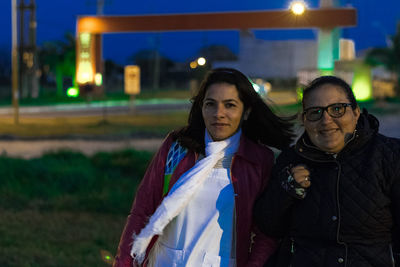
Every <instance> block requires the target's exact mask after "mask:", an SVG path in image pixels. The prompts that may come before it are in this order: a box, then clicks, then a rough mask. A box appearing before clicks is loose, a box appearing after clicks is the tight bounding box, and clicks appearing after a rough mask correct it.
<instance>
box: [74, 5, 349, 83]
mask: <svg viewBox="0 0 400 267" xmlns="http://www.w3.org/2000/svg"><path fill="white" fill-rule="evenodd" d="M355 25H356V10H355V9H354V8H333V7H325V8H320V9H309V10H307V11H306V12H305V13H303V14H302V15H299V16H296V15H294V14H293V13H292V12H291V11H290V10H272V11H249V12H221V13H197V14H176V15H140V16H139V15H137V16H82V17H79V18H78V20H77V33H76V34H77V38H76V40H77V45H76V49H77V53H76V55H77V58H76V70H77V72H76V81H77V83H78V84H80V85H82V84H95V81H96V79H97V80H101V77H102V75H101V74H102V71H103V70H102V52H101V51H102V48H101V46H102V43H101V38H100V37H101V35H102V34H105V33H125V32H166V31H194V30H241V29H289V28H291V29H296V28H297V29H300V28H318V29H320V34H319V51H318V68H319V69H320V70H321V71H326V70H333V68H334V61H335V60H337V59H338V56H337V55H338V51H336V50H337V47H338V44H336V43H335V42H338V38H335V34H337V31H336V30H335V29H338V28H340V27H350V26H355ZM336 37H337V36H336Z"/></svg>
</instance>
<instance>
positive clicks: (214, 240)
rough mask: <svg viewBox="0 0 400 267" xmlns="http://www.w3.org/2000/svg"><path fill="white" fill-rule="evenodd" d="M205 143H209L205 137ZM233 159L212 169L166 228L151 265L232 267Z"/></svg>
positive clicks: (233, 150) (233, 251) (230, 157)
mask: <svg viewBox="0 0 400 267" xmlns="http://www.w3.org/2000/svg"><path fill="white" fill-rule="evenodd" d="M240 134H241V132H238V133H237V134H235V135H239V136H235V135H234V136H235V138H240ZM231 138H233V136H232V137H231ZM205 141H206V142H210V141H212V140H211V139H210V137H209V136H208V134H206V138H205ZM235 146H236V147H235V148H234V149H232V148H230V149H229V150H231V149H232V150H231V151H232V153H234V152H236V151H237V147H238V142H236V144H235ZM232 156H233V154H230V155H226V156H225V157H224V158H223V159H222V160H221V161H220V162H218V163H217V164H216V165H215V167H214V168H213V170H212V171H211V173H210V175H209V176H208V177H207V179H206V180H205V181H204V183H203V184H202V185H201V187H200V188H199V189H198V191H197V192H196V193H195V195H194V196H193V198H192V199H191V200H190V202H189V203H188V204H187V206H186V207H185V208H184V209H183V210H182V212H181V213H180V214H179V215H178V216H177V217H175V218H174V219H173V220H172V221H171V222H170V223H169V224H168V225H167V226H166V227H165V229H164V231H163V235H161V236H160V237H159V239H158V242H157V243H156V245H155V246H154V247H153V250H152V253H151V254H152V255H151V256H150V258H151V259H153V260H154V263H152V262H151V263H150V265H153V266H157V267H165V266H193V267H196V266H202V267H203V266H209V267H214V266H235V260H234V255H235V246H234V245H235V240H234V239H235V238H234V236H235V235H234V231H235V229H234V210H235V207H234V206H235V201H234V190H233V186H232V183H231V177H230V165H231V160H232Z"/></svg>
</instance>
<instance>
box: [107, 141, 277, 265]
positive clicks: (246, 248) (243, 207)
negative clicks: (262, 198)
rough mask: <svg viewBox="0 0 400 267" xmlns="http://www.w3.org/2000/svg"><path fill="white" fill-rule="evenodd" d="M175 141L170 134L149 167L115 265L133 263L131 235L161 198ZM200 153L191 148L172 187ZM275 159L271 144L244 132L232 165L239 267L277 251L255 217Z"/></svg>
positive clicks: (175, 173) (252, 263) (123, 235)
mask: <svg viewBox="0 0 400 267" xmlns="http://www.w3.org/2000/svg"><path fill="white" fill-rule="evenodd" d="M172 142H173V140H172V138H171V136H168V137H167V138H166V140H165V141H164V143H163V144H162V146H161V148H160V149H159V151H158V152H157V154H156V155H155V156H154V158H153V160H152V162H151V163H150V165H149V167H148V168H147V171H146V173H145V176H144V178H143V180H142V182H141V184H140V186H139V188H138V190H137V193H136V198H135V201H134V203H133V206H132V209H131V212H130V214H129V216H128V218H127V222H126V225H125V229H124V231H123V233H122V236H121V240H120V243H119V246H118V252H117V255H116V257H115V261H114V265H113V266H114V267H122V266H124V267H128V266H129V267H131V266H132V264H133V263H132V258H131V256H130V250H131V247H132V242H134V240H133V239H132V236H133V235H134V234H138V233H139V232H140V230H141V229H142V228H143V227H144V226H145V225H146V223H147V221H148V219H149V217H150V216H151V215H152V214H153V213H154V211H155V210H156V208H157V207H158V205H159V204H160V203H161V201H162V198H163V197H162V188H163V183H164V166H165V161H166V158H167V153H168V150H169V148H170V146H171V144H172ZM197 156H198V155H197V154H196V153H194V152H191V151H188V153H187V154H186V155H185V157H184V158H183V159H182V160H181V162H180V163H179V164H178V166H177V167H176V169H175V171H174V173H173V175H172V177H171V182H170V185H169V186H170V188H171V187H172V185H173V184H174V183H175V182H176V181H177V180H178V178H179V177H180V176H181V175H182V174H183V173H185V172H186V171H187V170H188V169H190V168H191V167H193V165H194V164H195V162H196V159H197ZM273 161H274V155H273V152H272V151H271V150H270V149H269V148H267V147H263V146H261V145H257V144H255V143H254V142H252V141H251V140H250V139H248V138H246V137H245V136H244V135H243V134H242V136H241V139H240V145H239V148H238V151H237V152H236V154H235V156H234V157H233V160H232V165H231V177H232V183H233V188H234V191H235V206H236V265H237V267H244V266H263V264H264V262H265V261H266V259H267V258H268V257H269V256H270V255H271V254H272V253H273V252H274V251H275V248H276V242H275V240H274V239H272V238H269V237H267V236H265V235H263V234H262V233H261V232H259V231H258V230H257V229H256V228H255V226H254V224H253V219H252V218H253V216H252V211H253V204H254V202H255V200H256V199H257V198H258V196H259V195H260V194H261V192H262V191H263V190H264V188H265V186H266V184H267V181H268V179H269V176H270V172H271V168H272V165H273ZM154 241H155V239H153V242H152V243H151V244H150V246H149V248H148V249H147V253H148V252H149V251H150V249H151V247H152V245H153V244H154ZM145 262H146V261H145Z"/></svg>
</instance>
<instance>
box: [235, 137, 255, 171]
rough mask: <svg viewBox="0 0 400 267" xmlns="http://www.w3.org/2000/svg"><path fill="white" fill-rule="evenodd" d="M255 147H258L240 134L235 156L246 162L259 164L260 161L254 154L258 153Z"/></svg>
mask: <svg viewBox="0 0 400 267" xmlns="http://www.w3.org/2000/svg"><path fill="white" fill-rule="evenodd" d="M257 146H258V145H257V144H256V143H254V142H253V141H252V140H250V139H249V138H247V137H246V136H245V135H244V134H243V132H242V136H241V137H240V144H239V148H238V151H237V152H236V156H239V157H241V158H243V159H245V160H247V161H250V162H252V163H254V164H257V162H259V159H260V157H259V155H258V154H257V153H255V152H256V151H258V148H257Z"/></svg>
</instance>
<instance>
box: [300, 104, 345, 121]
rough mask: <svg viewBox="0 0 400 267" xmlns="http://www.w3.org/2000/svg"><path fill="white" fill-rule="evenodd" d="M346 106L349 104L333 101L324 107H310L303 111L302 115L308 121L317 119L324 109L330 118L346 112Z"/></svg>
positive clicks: (320, 116) (338, 116) (340, 115)
mask: <svg viewBox="0 0 400 267" xmlns="http://www.w3.org/2000/svg"><path fill="white" fill-rule="evenodd" d="M346 107H351V104H349V103H334V104H330V105H329V106H326V107H310V108H307V109H305V110H304V111H303V115H304V117H305V118H306V120H308V121H318V120H320V119H321V118H322V115H323V114H324V111H326V113H328V114H329V116H331V117H332V118H340V117H342V116H343V115H344V114H345V113H346Z"/></svg>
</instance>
